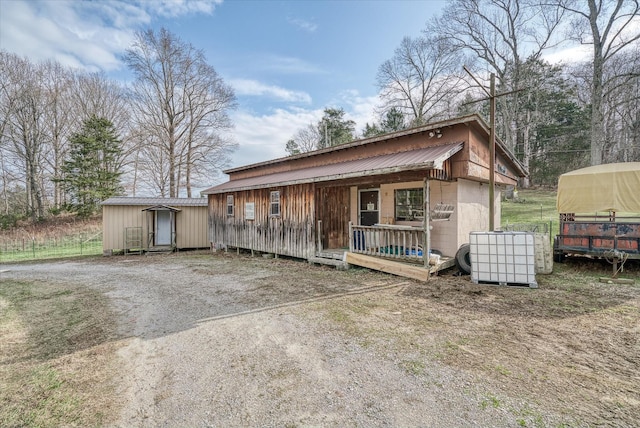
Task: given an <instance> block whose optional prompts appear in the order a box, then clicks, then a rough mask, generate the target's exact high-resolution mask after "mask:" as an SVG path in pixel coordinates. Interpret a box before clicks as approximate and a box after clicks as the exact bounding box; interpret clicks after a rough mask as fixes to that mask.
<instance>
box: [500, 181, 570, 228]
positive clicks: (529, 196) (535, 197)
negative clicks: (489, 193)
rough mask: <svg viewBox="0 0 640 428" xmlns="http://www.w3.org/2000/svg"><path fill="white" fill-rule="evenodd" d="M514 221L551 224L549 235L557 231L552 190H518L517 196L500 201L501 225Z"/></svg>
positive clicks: (554, 199) (554, 193)
mask: <svg viewBox="0 0 640 428" xmlns="http://www.w3.org/2000/svg"><path fill="white" fill-rule="evenodd" d="M514 223H527V224H547V225H548V224H551V235H552V236H555V235H556V234H557V233H558V211H557V209H556V192H555V191H554V190H537V189H536V190H526V189H522V190H519V191H518V198H517V199H514V200H505V201H502V227H503V228H504V227H506V225H508V224H514Z"/></svg>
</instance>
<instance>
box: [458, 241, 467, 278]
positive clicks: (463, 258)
mask: <svg viewBox="0 0 640 428" xmlns="http://www.w3.org/2000/svg"><path fill="white" fill-rule="evenodd" d="M470 251H471V245H469V244H462V245H461V246H460V248H458V251H457V252H456V266H458V269H460V272H462V273H463V274H465V275H469V274H470V273H471V254H470Z"/></svg>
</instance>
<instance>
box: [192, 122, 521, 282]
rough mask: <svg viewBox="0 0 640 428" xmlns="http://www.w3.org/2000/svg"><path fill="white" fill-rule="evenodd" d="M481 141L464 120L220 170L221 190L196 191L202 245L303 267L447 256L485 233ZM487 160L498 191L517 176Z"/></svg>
mask: <svg viewBox="0 0 640 428" xmlns="http://www.w3.org/2000/svg"><path fill="white" fill-rule="evenodd" d="M488 141H489V128H488V126H487V125H486V124H485V123H484V122H483V121H482V119H481V118H480V117H479V116H477V115H471V116H465V117H461V118H457V119H453V120H447V121H442V122H437V123H432V124H429V125H426V126H421V127H417V128H412V129H407V130H403V131H398V132H394V133H390V134H385V135H380V136H376V137H372V138H367V139H363V140H358V141H353V142H351V143H348V144H343V145H339V146H334V147H329V148H326V149H321V150H317V151H314V152H310V153H304V154H300V155H295V156H290V157H286V158H281V159H275V160H272V161H267V162H262V163H257V164H252V165H247V166H243V167H239V168H233V169H230V170H227V171H225V173H227V174H229V181H228V182H226V183H223V184H220V185H218V186H215V187H211V188H210V189H207V190H205V191H203V192H202V193H203V194H205V195H208V205H209V240H210V241H211V244H212V245H215V246H218V247H225V248H228V247H235V248H245V249H251V250H256V251H260V252H267V253H274V254H281V255H287V256H293V257H298V258H303V259H308V260H312V261H316V258H318V257H323V256H324V257H327V255H328V254H329V253H330V251H327V250H329V249H344V250H346V254H347V255H346V256H345V257H347V262H349V263H353V264H361V265H364V263H365V262H362V260H365V259H366V258H367V257H369V256H374V257H378V258H380V257H382V258H387V259H389V258H391V259H399V260H412V259H413V260H415V259H418V260H419V261H420V260H422V261H424V262H425V263H426V262H427V260H428V257H429V252H430V250H432V249H437V250H438V253H441V254H444V255H450V256H453V255H455V253H456V251H457V249H458V248H459V246H460V245H461V244H463V243H466V242H468V239H469V232H471V231H486V230H488V226H489V221H488V218H489V186H488V182H489V144H488ZM495 159H496V163H495V171H496V172H495V176H494V177H495V183H496V185H497V187H498V189H500V188H502V187H504V186H506V185H515V184H516V183H517V180H518V179H519V178H520V177H523V176H525V174H526V172H525V171H524V168H523V167H522V165H521V164H520V163H519V162H518V161H517V160H516V159H515V157H514V156H513V155H512V154H511V153H510V152H509V151H508V150H507V149H506V148H505V147H504V146H503V145H502V144H501V143H500V142H498V143H497V144H496V157H495ZM494 197H495V204H496V206H498V207H499V204H500V192H499V191H497V192H495V195H494ZM495 224H498V225H499V224H500V210H499V209H496V210H495ZM356 255H359V256H356ZM360 255H361V256H366V257H360ZM370 262H372V260H368V259H367V260H366V263H369V264H370ZM367 267H371V266H367ZM382 270H384V269H382ZM420 275H421V274H420ZM420 275H418V276H420ZM413 276H415V275H413Z"/></svg>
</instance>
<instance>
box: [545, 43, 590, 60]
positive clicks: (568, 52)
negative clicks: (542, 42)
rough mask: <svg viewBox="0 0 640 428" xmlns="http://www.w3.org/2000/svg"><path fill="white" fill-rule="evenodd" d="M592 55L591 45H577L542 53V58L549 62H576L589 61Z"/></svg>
mask: <svg viewBox="0 0 640 428" xmlns="http://www.w3.org/2000/svg"><path fill="white" fill-rule="evenodd" d="M592 57H593V47H591V46H589V45H577V46H571V47H568V48H564V49H558V50H555V51H554V52H551V53H548V54H546V55H544V57H543V58H544V59H545V60H546V61H548V62H549V63H551V64H577V63H579V62H583V61H589V60H590V59H591V58H592Z"/></svg>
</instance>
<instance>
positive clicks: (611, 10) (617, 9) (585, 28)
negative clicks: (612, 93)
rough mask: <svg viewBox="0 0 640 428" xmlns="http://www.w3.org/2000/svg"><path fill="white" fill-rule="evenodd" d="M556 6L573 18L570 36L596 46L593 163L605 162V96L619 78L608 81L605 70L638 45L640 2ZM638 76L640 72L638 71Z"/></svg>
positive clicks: (596, 0)
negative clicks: (625, 52)
mask: <svg viewBox="0 0 640 428" xmlns="http://www.w3.org/2000/svg"><path fill="white" fill-rule="evenodd" d="M557 6H559V7H560V8H562V9H564V10H566V11H568V12H570V13H571V14H572V16H573V22H572V26H571V32H570V33H569V34H570V35H571V36H572V37H573V38H574V39H575V40H577V41H579V42H580V43H581V44H586V45H591V46H593V71H592V81H591V109H592V110H591V164H592V165H598V164H600V163H602V161H603V150H604V148H605V145H606V131H605V111H604V106H603V98H604V94H605V93H606V92H607V90H608V87H609V85H611V84H615V81H616V80H617V76H616V75H615V73H614V75H613V76H611V77H609V78H607V75H606V67H607V64H609V63H610V62H612V61H613V60H614V58H615V57H616V56H618V55H621V54H622V53H623V52H624V51H625V50H626V49H627V48H630V47H634V46H635V45H637V41H638V40H639V39H640V32H639V31H638V30H637V26H636V25H634V22H635V23H637V21H638V14H639V12H640V2H639V0H607V1H605V0H588V1H587V2H585V1H584V0H559V1H558V3H557ZM635 74H638V71H637V70H636V71H635Z"/></svg>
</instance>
